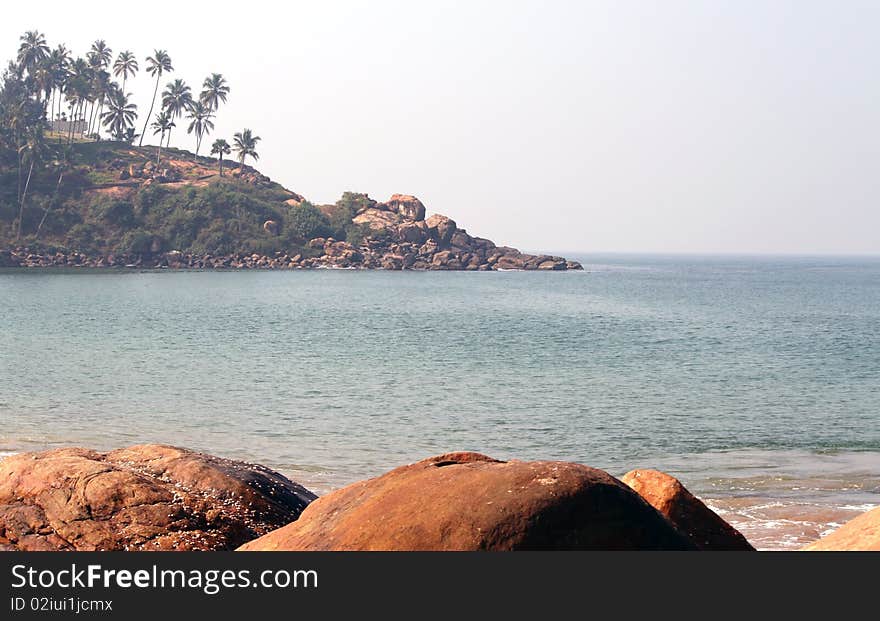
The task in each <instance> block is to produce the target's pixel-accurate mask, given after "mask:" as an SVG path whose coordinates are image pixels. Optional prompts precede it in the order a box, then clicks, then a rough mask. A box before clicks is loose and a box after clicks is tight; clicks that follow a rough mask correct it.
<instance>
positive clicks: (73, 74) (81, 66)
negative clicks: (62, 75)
mask: <svg viewBox="0 0 880 621" xmlns="http://www.w3.org/2000/svg"><path fill="white" fill-rule="evenodd" d="M90 84H91V68H90V67H89V65H88V63H86V61H85V60H83V59H82V58H77V59H76V60H74V61H73V63H71V65H70V72H69V74H68V77H67V81H66V85H65V92H66V99H67V102H68V104H69V105H70V119H69V130H68V143H69V142H71V141H72V140H73V134H74V133H75V131H74V130H75V129H76V128H77V127H78V126H79V124H80V122H81V121H82V118H81V117H82V110H83V108H84V106H85V104H86V102H87V101H88V99H89V97H90V93H91V87H90Z"/></svg>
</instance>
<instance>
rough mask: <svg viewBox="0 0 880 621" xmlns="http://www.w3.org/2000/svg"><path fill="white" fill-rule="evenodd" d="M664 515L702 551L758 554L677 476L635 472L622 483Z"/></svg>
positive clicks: (652, 472) (652, 471) (646, 471)
mask: <svg viewBox="0 0 880 621" xmlns="http://www.w3.org/2000/svg"><path fill="white" fill-rule="evenodd" d="M621 480H622V481H623V482H624V483H626V484H627V485H629V486H630V487H631V488H633V489H634V490H635V491H636V492H637V493H638V494H639V496H641V497H642V498H644V499H645V500H647V501H648V503H649V504H650V505H651V506H652V507H654V508H655V509H657V511H659V512H660V513H662V514H663V515H664V516H665V517H666V519H668V520H669V521H670V522H672V523H673V524H674V525H675V526H676V527H677V528H678V529H679V530H680V531H681V532H683V533H685V534H686V535H688V536H689V537H690V538H691V539H692V540H693V542H694V545H696V546H697V548H699V549H700V550H754V549H755V548H754V547H753V546H752V544H750V543H749V542H748V541H747V540H746V538H745V537H743V535H742V533H740V532H739V531H738V530H736V529H735V528H734V527H733V526H731V525H730V524H728V523H727V522H725V521H724V520H723V519H721V518H720V517H719V516H718V514H716V513H715V512H714V511H712V510H711V509H710V508H709V507H707V506H706V505H705V504H704V503H703V501H701V500H700V499H699V498H697V497H696V496H694V495H693V494H691V493H690V492H689V491H688V490H687V489H686V488H685V487H684V485H682V484H681V482H680V481H679V480H678V479H676V478H675V477H673V476H670V475H668V474H666V473H665V472H660V471H658V470H632V471H631V472H627V473H626V474H625V475H624V476H623V478H622V479H621Z"/></svg>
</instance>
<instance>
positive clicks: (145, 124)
mask: <svg viewBox="0 0 880 621" xmlns="http://www.w3.org/2000/svg"><path fill="white" fill-rule="evenodd" d="M160 77H161V76H160V74H158V73H157V74H156V88H155V89H153V101H152V102H151V103H150V111H149V112H147V122H146V123H144V131H142V132H141V141H140V142H139V143H138V146H139V147H142V146H144V136H145V135H146V134H147V125H149V123H150V117H151V116H153V106H155V105H156V94H157V93H158V92H159V78H160Z"/></svg>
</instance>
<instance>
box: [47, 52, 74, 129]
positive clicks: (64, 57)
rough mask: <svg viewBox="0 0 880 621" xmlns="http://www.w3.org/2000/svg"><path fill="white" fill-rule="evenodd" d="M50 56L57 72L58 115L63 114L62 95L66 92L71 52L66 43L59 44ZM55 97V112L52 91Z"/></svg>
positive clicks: (53, 67)
mask: <svg viewBox="0 0 880 621" xmlns="http://www.w3.org/2000/svg"><path fill="white" fill-rule="evenodd" d="M49 58H50V59H51V61H52V69H53V71H54V72H55V90H56V91H58V116H59V117H60V116H61V99H62V98H61V95H62V94H63V93H64V87H65V84H66V82H67V67H68V65H69V64H70V52H69V51H68V50H67V48H66V47H65V46H64V45H59V46H58V47H56V48H55V49H54V50H52V53H51V54H50V55H49ZM52 98H53V104H52V108H53V112H52V114H55V112H54V108H55V105H54V99H55V93H54V92H53V93H52Z"/></svg>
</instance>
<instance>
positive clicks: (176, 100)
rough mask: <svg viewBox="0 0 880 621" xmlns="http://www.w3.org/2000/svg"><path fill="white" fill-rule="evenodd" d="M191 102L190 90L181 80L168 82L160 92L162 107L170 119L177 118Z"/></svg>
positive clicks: (169, 140) (169, 135) (169, 137)
mask: <svg viewBox="0 0 880 621" xmlns="http://www.w3.org/2000/svg"><path fill="white" fill-rule="evenodd" d="M192 104H193V98H192V91H191V90H190V88H189V86H187V85H186V83H185V82H184V81H183V80H174V82H169V83H168V86H167V87H166V88H165V91H164V92H163V93H162V108H163V109H164V110H166V111H167V112H168V115H169V116H170V117H171V118H172V119H176V118H179V117H180V116H181V115H182V114H183V112H184V111H185V110H189V108H190V107H191V106H192ZM167 144H168V146H169V147H170V146H171V132H170V131H169V132H168V143H167Z"/></svg>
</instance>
